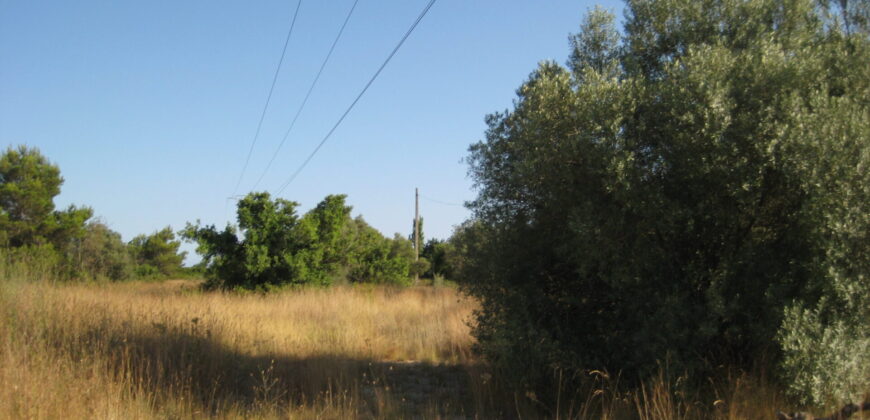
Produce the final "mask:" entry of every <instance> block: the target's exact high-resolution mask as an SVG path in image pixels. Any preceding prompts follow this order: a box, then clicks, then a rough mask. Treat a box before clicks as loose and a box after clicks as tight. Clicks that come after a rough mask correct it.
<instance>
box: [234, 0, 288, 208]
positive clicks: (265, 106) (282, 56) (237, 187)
mask: <svg viewBox="0 0 870 420" xmlns="http://www.w3.org/2000/svg"><path fill="white" fill-rule="evenodd" d="M300 7H302V0H299V2H298V3H296V11H295V12H293V19H292V20H291V21H290V29H289V30H287V39H285V40H284V48H283V49H282V50H281V59H280V60H278V68H276V69H275V76H274V77H273V78H272V86H271V87H270V88H269V95H268V96H266V104H265V105H263V112H262V113H261V114H260V122H258V123H257V131H256V132H255V133H254V139H253V140H252V141H251V148H250V149H249V150H248V157H247V158H245V166H243V167H242V173H241V174H239V180H238V181H236V187H235V188H233V193H232V194H230V195H236V192H237V191H238V190H239V185H241V184H242V178H244V176H245V171H246V170H247V169H248V164H249V163H250V162H251V155H252V154H253V153H254V145H255V144H257V138H259V137H260V128H262V127H263V119H265V118H266V110H267V109H269V102H271V100H272V92H273V91H274V90H275V83H276V82H277V81H278V74H279V73H280V72H281V64H283V63H284V56H285V55H286V54H287V45H288V44H290V35H292V34H293V27H294V26H296V17H297V16H299V8H300Z"/></svg>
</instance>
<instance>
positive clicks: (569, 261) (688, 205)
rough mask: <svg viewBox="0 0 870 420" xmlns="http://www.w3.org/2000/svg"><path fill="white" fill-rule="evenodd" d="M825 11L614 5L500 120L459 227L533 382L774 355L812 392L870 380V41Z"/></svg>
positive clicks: (508, 340) (478, 151)
mask: <svg viewBox="0 0 870 420" xmlns="http://www.w3.org/2000/svg"><path fill="white" fill-rule="evenodd" d="M819 13H821V12H820V9H817V8H816V7H815V4H814V3H813V2H812V1H809V0H799V1H788V2H786V1H777V0H751V1H739V2H729V1H726V2H718V1H690V0H662V1H646V0H636V1H629V2H628V8H627V17H626V23H625V30H624V33H623V34H620V33H619V32H618V31H616V30H615V28H614V27H613V21H614V18H613V17H612V16H610V15H609V14H607V13H606V12H603V11H601V10H594V11H593V12H591V13H590V15H589V16H588V17H587V19H586V21H585V22H584V23H583V25H582V27H581V32H580V33H579V34H577V35H575V36H573V37H572V38H571V41H572V46H573V54H572V56H571V60H570V61H569V63H568V68H564V67H562V66H560V65H558V64H555V63H552V62H544V63H541V65H540V66H539V68H538V69H537V70H536V71H535V72H534V73H532V74H531V76H530V77H529V79H528V80H527V81H526V82H525V83H524V84H523V85H522V86H521V87H520V88H519V89H518V91H517V95H518V98H517V99H516V101H515V105H514V107H513V109H512V110H509V111H506V112H504V113H496V114H493V115H490V116H489V117H488V118H487V124H488V126H489V129H488V130H487V132H486V139H485V140H484V141H482V142H480V143H477V144H475V145H472V147H471V154H470V157H469V159H468V160H469V163H470V174H471V176H472V178H473V179H474V181H475V184H476V186H477V188H478V191H479V195H478V197H477V199H476V200H475V201H474V202H472V204H471V208H472V210H473V211H474V221H473V222H471V223H469V224H468V226H470V230H469V231H466V232H463V235H465V239H464V240H461V241H458V243H460V244H462V247H463V252H464V253H465V255H466V256H467V257H468V258H467V260H466V262H465V265H464V268H463V269H462V271H463V273H464V274H463V277H464V279H463V282H464V285H465V287H466V289H467V290H468V291H470V292H471V293H472V294H474V295H476V296H478V297H479V298H480V299H481V305H482V310H481V311H480V313H479V316H478V319H477V324H476V327H475V334H476V336H477V338H478V341H479V343H480V350H481V351H482V352H483V354H484V355H485V356H487V357H488V358H489V359H490V360H491V361H492V362H493V363H494V364H495V365H497V366H502V367H503V368H505V372H506V373H508V374H511V375H513V376H514V378H515V383H516V384H517V385H519V386H524V387H531V388H537V389H539V390H541V389H544V392H538V393H537V395H554V392H547V391H548V390H546V386H547V383H548V382H547V381H548V380H549V379H548V378H552V375H551V373H552V371H553V369H559V370H563V371H568V372H571V371H580V370H583V369H606V370H609V371H611V372H622V373H623V375H624V377H626V378H643V377H646V376H648V375H649V374H651V373H653V372H655V371H656V370H657V369H658V364H657V363H658V362H659V361H660V360H664V359H667V360H668V361H669V363H670V366H671V370H672V371H675V372H683V371H688V372H698V371H699V370H703V369H704V368H705V367H706V366H715V365H717V364H719V363H731V364H736V365H738V366H742V367H747V368H748V367H750V366H752V365H753V363H755V362H757V361H758V359H759V358H760V357H761V356H762V355H766V357H768V358H769V360H771V361H772V362H773V363H776V364H777V365H778V366H779V367H780V370H779V371H780V373H781V375H780V378H781V379H782V381H783V382H784V383H785V384H788V385H789V387H790V389H791V390H792V392H793V393H794V395H795V396H798V397H800V398H803V399H804V400H805V401H811V402H815V403H820V402H823V401H822V400H821V398H822V397H823V395H824V396H825V398H836V399H848V398H850V397H851V396H853V395H854V392H855V390H856V389H860V388H861V387H862V386H863V387H866V386H868V379H867V378H870V376H867V375H866V374H865V373H866V369H853V367H855V366H864V367H866V366H868V364H867V356H866V355H867V354H868V353H867V352H866V351H864V350H865V349H866V346H867V337H868V331H870V323H868V320H870V316H868V311H870V282H868V281H867V273H868V271H870V270H868V264H870V247H868V246H867V244H868V243H870V238H868V234H870V216H868V215H870V208H868V206H870V175H868V171H867V168H868V165H870V162H868V159H870V125H868V124H867V115H870V113H868V111H870V103H868V102H867V100H866V98H867V97H870V66H867V65H866V63H868V62H870V39H868V37H867V36H866V33H864V32H856V33H851V34H850V33H844V31H843V30H842V29H841V26H838V25H837V24H836V22H832V21H831V20H830V17H829V16H827V15H820V14H819ZM865 29H866V28H865ZM475 238H476V239H475ZM862 351H864V352H863V353H859V352H862ZM823 370H827V372H823ZM847 372H851V373H850V374H847ZM843 375H845V376H846V377H843ZM862 375H863V376H862ZM849 378H851V379H849ZM811 388H817V389H816V390H811ZM865 389H866V388H865ZM549 391H553V390H549Z"/></svg>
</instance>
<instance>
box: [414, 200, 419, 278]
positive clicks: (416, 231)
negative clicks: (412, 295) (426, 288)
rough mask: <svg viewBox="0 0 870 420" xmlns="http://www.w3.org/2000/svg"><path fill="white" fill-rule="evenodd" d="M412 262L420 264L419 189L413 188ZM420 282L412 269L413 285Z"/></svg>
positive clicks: (415, 271) (417, 274) (415, 270)
mask: <svg viewBox="0 0 870 420" xmlns="http://www.w3.org/2000/svg"><path fill="white" fill-rule="evenodd" d="M414 262H415V263H419V262H420V189H419V188H414ZM419 282H420V274H419V273H417V269H416V268H414V284H417V283H419Z"/></svg>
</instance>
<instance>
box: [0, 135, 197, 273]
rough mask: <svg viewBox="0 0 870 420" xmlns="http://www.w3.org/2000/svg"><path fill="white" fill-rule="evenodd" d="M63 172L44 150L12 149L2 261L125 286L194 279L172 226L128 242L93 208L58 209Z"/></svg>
mask: <svg viewBox="0 0 870 420" xmlns="http://www.w3.org/2000/svg"><path fill="white" fill-rule="evenodd" d="M63 181H64V180H63V178H62V177H61V176H60V169H59V168H58V167H57V165H54V164H52V163H51V162H50V161H49V160H48V159H47V158H46V157H45V156H43V155H42V154H41V153H40V152H39V150H37V149H35V148H29V147H27V146H19V147H17V148H13V147H10V148H8V149H7V150H6V151H5V152H4V153H3V154H2V156H0V256H2V258H4V259H5V260H6V261H4V265H7V266H8V265H9V263H11V262H13V260H17V261H29V262H31V263H35V262H36V261H39V263H40V264H48V265H50V266H51V267H52V270H53V271H54V274H55V276H57V277H59V278H63V279H70V280H72V279H77V280H110V281H120V280H128V279H133V278H140V279H141V278H149V279H157V278H167V277H174V276H182V275H187V274H190V271H191V270H189V269H185V268H184V267H182V262H183V261H184V257H185V253H184V252H179V251H178V248H179V246H180V245H181V242H180V241H177V240H176V238H175V234H174V233H173V231H172V229H171V228H170V227H166V228H164V229H162V230H159V231H156V232H154V233H152V234H150V235H139V236H136V237H135V238H133V240H131V241H130V242H127V243H125V242H124V241H123V240H122V239H121V235H120V234H118V233H117V232H114V231H112V230H111V229H110V228H109V227H108V226H107V225H106V224H105V223H104V222H102V221H100V220H96V219H94V217H93V215H94V211H93V210H92V209H91V208H89V207H76V206H69V207H68V208H66V209H63V210H57V209H55V206H54V198H55V197H56V196H57V195H58V194H60V187H61V185H62V184H63Z"/></svg>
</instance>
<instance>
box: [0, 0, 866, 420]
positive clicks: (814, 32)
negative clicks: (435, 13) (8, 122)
mask: <svg viewBox="0 0 870 420" xmlns="http://www.w3.org/2000/svg"><path fill="white" fill-rule="evenodd" d="M627 3H628V5H627V9H626V16H625V26H624V28H623V30H622V31H619V30H617V29H616V27H615V25H614V22H615V21H616V18H615V16H613V15H611V14H609V13H608V12H606V11H603V10H601V9H594V10H592V11H590V12H589V13H588V15H587V17H586V18H585V19H584V20H583V22H582V23H581V26H580V32H579V33H577V34H575V35H572V36H571V37H570V45H571V53H570V58H569V59H568V61H567V63H566V65H565V66H563V65H561V64H558V63H555V62H542V63H541V64H540V66H539V67H538V68H537V69H536V70H535V71H534V72H533V73H532V74H531V75H530V76H529V78H528V80H527V81H526V82H525V83H523V84H522V86H521V87H520V88H519V89H518V90H517V99H516V100H515V102H514V105H513V107H512V109H509V110H506V111H504V112H501V113H495V114H492V115H490V116H488V117H487V120H486V121H487V124H488V130H487V131H486V133H485V138H484V139H483V140H482V141H480V142H478V143H475V144H473V145H472V146H471V147H470V155H469V157H468V163H469V168H470V171H469V172H470V176H471V178H472V179H473V181H474V183H475V188H476V189H477V191H478V196H477V198H476V199H475V200H474V201H473V202H471V203H469V208H470V209H471V210H472V212H473V214H472V218H471V219H470V220H468V221H466V222H465V223H463V224H462V225H461V226H459V227H457V228H456V230H455V233H454V234H453V236H452V237H451V238H449V239H447V240H444V241H440V240H432V241H430V242H428V243H426V245H425V247H424V248H423V249H421V250H420V251H421V254H422V255H423V256H424V260H422V261H415V260H414V258H413V257H412V256H413V253H414V252H413V248H412V245H411V243H412V242H411V241H410V240H408V239H407V238H405V237H403V236H402V235H400V234H396V235H395V236H394V237H392V238H389V237H385V236H383V234H381V233H380V232H378V231H377V230H375V229H374V228H372V227H371V226H369V225H368V224H366V222H365V221H364V220H363V219H362V218H361V217H357V218H352V217H351V216H350V214H351V207H350V206H349V205H347V204H346V202H345V201H346V198H347V197H346V196H344V195H329V196H327V197H326V198H325V199H324V200H323V201H322V202H321V203H320V204H318V205H317V206H316V207H315V208H313V209H312V210H310V211H308V212H307V213H305V214H297V211H296V209H297V207H298V204H297V203H295V202H292V201H289V200H285V199H283V198H280V197H271V196H270V195H269V194H268V193H258V192H251V193H250V194H248V195H247V196H245V197H244V198H242V199H241V200H240V201H239V203H238V208H237V211H238V213H237V222H238V224H237V225H232V224H231V225H228V226H226V227H225V228H223V229H218V228H216V227H215V226H211V225H202V224H200V223H199V222H197V223H191V224H188V225H187V226H186V228H185V229H183V230H182V231H181V232H179V234H180V236H181V237H182V238H183V239H186V240H189V241H192V242H195V243H196V244H197V245H198V248H197V252H199V253H200V254H201V255H202V256H203V261H202V263H201V264H199V265H198V267H197V268H196V269H195V270H182V269H181V267H180V263H181V261H182V260H183V255H182V254H179V253H178V244H179V243H178V241H177V240H176V237H175V233H174V232H172V230H171V229H164V230H160V231H156V232H155V233H153V234H152V235H149V236H140V237H137V238H134V239H133V240H132V241H130V242H128V243H124V242H122V241H121V239H120V235H118V234H117V233H114V232H112V231H111V230H109V229H108V228H107V227H106V226H105V225H104V224H101V223H99V222H95V221H92V220H90V218H91V215H92V211H91V210H90V209H88V208H78V207H70V208H68V209H66V210H55V209H54V204H53V198H54V196H56V195H57V194H58V193H59V188H60V185H61V184H62V178H60V174H59V169H58V168H57V167H56V166H54V165H52V164H51V163H50V162H49V161H48V160H47V159H46V158H45V157H43V156H42V155H40V154H39V152H38V151H37V150H35V149H31V148H28V147H25V146H22V147H19V148H17V149H15V148H10V149H8V150H7V152H6V153H5V154H4V155H3V156H2V158H0V227H2V230H0V248H2V254H0V256H2V258H0V264H2V266H0V275H2V276H0V418H7V417H8V418H116V417H117V418H202V417H214V418H251V417H252V418H288V417H289V418H484V419H487V418H578V419H585V418H590V419H591V418H602V419H642V420H645V419H706V418H714V419H755V418H770V417H772V416H773V414H774V412H775V410H777V409H785V408H789V407H802V408H809V409H811V410H812V411H814V412H817V413H821V412H828V411H833V409H834V408H836V407H840V406H842V405H843V404H845V403H848V402H861V401H864V400H866V399H867V398H868V394H867V392H868V389H870V281H868V275H870V247H868V246H867V244H868V243H870V171H868V170H867V169H868V167H870V124H868V123H867V121H868V115H870V103H868V101H867V98H870V66H868V65H867V63H870V23H868V22H870V9H868V8H867V6H866V2H847V1H840V2H829V1H810V0H789V1H785V0H745V1H744V0H739V1H738V0H734V1H730V0H726V1H713V0H710V1H695V0H658V1H647V0H630V1H628V2H627ZM421 242H422V241H421ZM182 272H195V273H200V274H202V275H203V276H204V277H205V281H204V285H203V286H202V287H200V286H199V285H198V283H196V282H194V281H191V280H188V281H181V282H179V281H174V282H167V283H142V282H127V283H124V282H121V280H130V279H133V278H152V279H153V278H167V277H170V276H173V275H177V274H178V273H182ZM415 275H423V276H427V277H431V278H433V279H436V278H437V279H438V280H439V281H438V282H435V281H433V283H442V282H443V277H444V276H447V277H448V278H449V279H450V280H452V281H454V282H455V283H453V282H450V283H449V284H450V285H451V286H450V287H432V286H420V285H411V278H413V277H414V276H415ZM454 284H456V285H458V288H457V287H453V285H454ZM865 416H866V414H865ZM855 418H861V414H857V416H856V417H855Z"/></svg>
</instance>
